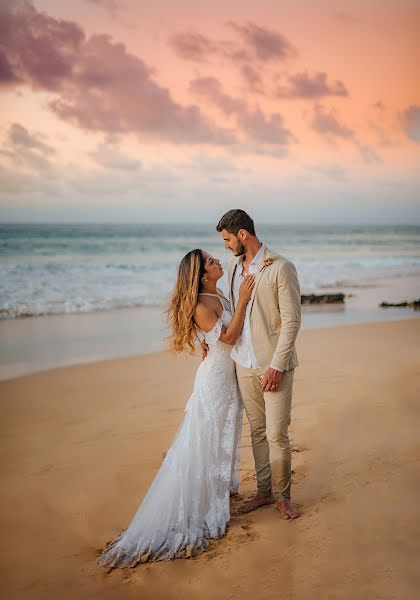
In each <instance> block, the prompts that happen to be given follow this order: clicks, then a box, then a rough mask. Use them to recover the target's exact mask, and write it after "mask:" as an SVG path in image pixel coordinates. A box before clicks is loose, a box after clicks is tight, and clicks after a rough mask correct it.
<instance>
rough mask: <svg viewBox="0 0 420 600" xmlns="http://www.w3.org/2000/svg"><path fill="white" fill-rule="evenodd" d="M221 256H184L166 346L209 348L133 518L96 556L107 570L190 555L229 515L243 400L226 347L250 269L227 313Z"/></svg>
mask: <svg viewBox="0 0 420 600" xmlns="http://www.w3.org/2000/svg"><path fill="white" fill-rule="evenodd" d="M222 275H223V269H222V267H221V265H220V262H219V261H218V260H217V259H215V258H213V257H212V256H210V255H209V254H207V252H203V251H202V250H192V251H191V252H188V254H187V255H186V256H184V258H183V259H182V261H181V263H180V265H179V270H178V277H177V281H176V284H175V287H174V290H173V292H172V298H171V303H170V305H169V308H168V309H167V311H166V312H167V315H168V319H169V322H170V325H171V329H172V334H171V335H170V336H169V338H168V339H169V342H170V346H171V349H172V350H173V351H174V352H177V353H180V352H183V351H189V352H190V353H193V352H194V350H195V340H196V338H197V337H198V338H199V339H200V340H203V339H204V341H205V342H206V343H207V345H208V347H209V352H208V354H207V357H206V359H205V360H204V361H202V362H201V363H200V365H199V367H198V369H197V372H196V376H195V381H194V387H193V391H192V394H191V396H190V398H189V400H188V402H187V405H186V408H185V416H184V419H183V422H182V424H181V426H180V428H179V429H178V431H177V433H176V435H175V437H174V440H173V442H172V445H171V447H170V449H169V450H168V453H167V454H166V457H165V459H164V461H163V463H162V465H161V467H160V469H159V471H158V473H157V474H156V477H155V479H154V481H153V483H152V484H151V486H150V488H149V490H148V492H147V494H146V496H145V498H144V499H143V501H142V502H141V504H140V506H139V508H138V509H137V512H136V513H135V515H134V517H133V519H132V521H131V523H130V524H129V525H128V527H127V529H125V530H123V531H122V532H121V533H120V534H119V535H118V536H117V537H116V538H115V539H114V540H113V541H111V542H109V543H108V544H107V546H106V548H105V549H104V550H103V552H102V553H101V554H100V556H99V557H98V558H97V559H96V562H97V563H98V564H99V565H102V566H107V567H108V568H109V569H110V570H111V569H113V568H115V567H123V566H130V567H134V566H135V565H137V564H138V563H143V562H147V561H157V560H168V559H173V558H188V557H190V556H194V555H195V554H197V553H198V552H200V551H202V550H204V549H206V548H207V546H208V541H207V540H206V538H220V537H222V536H223V535H224V534H225V531H226V525H227V523H228V522H229V520H230V505H229V500H230V494H231V493H236V492H237V491H238V487H239V478H238V474H239V456H238V442H239V438H240V435H241V425H242V400H241V397H240V394H239V389H238V386H237V381H236V374H235V367H234V362H233V359H232V358H231V357H230V352H231V346H232V345H233V344H235V342H236V340H237V338H238V337H239V334H240V332H241V329H242V326H243V322H244V318H245V311H246V306H247V304H248V302H249V300H250V297H251V293H252V288H253V286H254V276H253V275H249V276H247V277H246V278H245V279H244V281H243V282H242V284H241V288H240V293H239V300H238V304H237V307H236V310H235V314H234V316H232V313H231V310H230V305H229V301H228V300H227V299H226V298H225V297H224V296H223V295H222V292H221V291H220V290H219V289H218V288H217V287H216V283H217V281H218V280H219V279H220V278H221V277H222Z"/></svg>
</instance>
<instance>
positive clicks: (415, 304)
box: [379, 298, 420, 310]
mask: <svg viewBox="0 0 420 600" xmlns="http://www.w3.org/2000/svg"><path fill="white" fill-rule="evenodd" d="M379 306H380V307H381V308H389V307H390V306H396V307H398V308H400V307H402V308H414V310H420V298H419V299H418V300H412V301H411V302H407V301H405V302H381V303H380V305H379Z"/></svg>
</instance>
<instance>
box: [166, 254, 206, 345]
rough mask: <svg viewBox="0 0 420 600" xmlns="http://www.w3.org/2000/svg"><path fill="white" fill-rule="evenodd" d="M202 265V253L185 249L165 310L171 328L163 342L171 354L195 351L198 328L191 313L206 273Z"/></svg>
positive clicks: (203, 260)
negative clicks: (165, 342) (166, 343)
mask: <svg viewBox="0 0 420 600" xmlns="http://www.w3.org/2000/svg"><path fill="white" fill-rule="evenodd" d="M205 264H206V260H205V258H204V255H203V252H202V251H201V250H199V249H196V250H191V252H188V254H186V255H185V256H184V258H183V259H182V260H181V263H180V265H179V268H178V277H177V280H176V283H175V286H174V289H173V290H172V295H171V301H170V303H169V306H168V308H167V309H166V311H165V314H166V316H167V320H168V323H169V325H170V327H171V331H172V332H171V334H170V335H169V336H168V337H167V338H166V341H167V342H168V346H169V350H171V351H172V352H174V353H181V352H188V353H189V354H193V353H194V350H195V339H196V336H197V330H196V326H195V323H194V318H193V315H194V311H195V307H196V306H197V300H198V293H199V291H200V285H201V279H202V277H203V276H204V274H205V272H206V270H205Z"/></svg>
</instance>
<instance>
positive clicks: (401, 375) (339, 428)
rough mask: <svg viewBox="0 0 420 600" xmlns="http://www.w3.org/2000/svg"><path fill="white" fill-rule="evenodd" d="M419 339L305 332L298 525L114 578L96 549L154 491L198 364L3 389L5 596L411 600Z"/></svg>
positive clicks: (60, 374)
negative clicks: (152, 486)
mask: <svg viewBox="0 0 420 600" xmlns="http://www.w3.org/2000/svg"><path fill="white" fill-rule="evenodd" d="M419 339H420V320H419V319H415V318H414V319H408V320H404V321H393V322H392V321H390V322H386V323H385V322H383V323H371V324H363V325H352V326H346V327H341V328H340V327H337V328H324V329H312V330H309V329H308V330H305V331H302V332H301V333H300V335H299V339H298V352H299V358H300V362H301V366H300V367H298V369H297V371H296V378H295V382H296V383H295V394H294V409H293V422H292V428H291V436H292V440H293V444H294V449H295V452H294V454H293V468H294V471H295V473H294V479H293V496H294V500H295V502H297V503H298V504H299V505H300V506H301V508H302V511H303V515H302V517H301V518H300V519H299V520H297V521H296V522H294V523H288V522H283V521H281V520H280V519H279V518H278V516H277V515H276V513H275V511H274V509H273V508H272V507H268V508H265V509H261V510H259V511H256V512H254V513H251V514H250V515H246V516H240V517H239V516H234V517H233V518H232V521H231V526H230V528H229V531H228V534H227V536H226V537H225V538H224V539H223V540H220V541H217V542H215V543H213V544H212V545H211V549H210V550H209V551H208V552H206V553H204V554H203V555H201V556H199V557H197V558H196V559H193V560H187V561H185V560H177V561H174V562H171V563H156V564H151V565H144V566H141V567H137V568H136V569H134V570H132V571H131V572H130V571H127V570H125V571H121V570H116V571H113V572H112V573H111V574H109V575H107V574H106V571H105V570H104V569H102V568H100V567H98V566H97V565H96V563H95V562H94V561H95V557H96V555H97V552H98V550H99V549H100V548H101V547H103V545H104V544H105V542H106V541H107V540H109V539H111V538H112V537H113V536H114V535H115V534H116V533H118V532H119V531H120V530H121V529H122V528H124V527H125V526H126V525H127V523H128V521H129V520H130V519H131V517H132V516H133V513H134V511H135V510H136V508H137V507H138V504H139V502H140V500H141V498H142V497H143V495H144V494H145V492H146V490H147V488H148V486H149V485H150V483H151V481H152V479H153V477H154V474H155V473H156V470H157V469H158V467H159V464H160V462H161V460H162V453H163V452H164V451H165V450H167V448H168V446H169V445H170V443H171V441H172V438H173V435H174V433H175V431H176V430H177V428H178V426H179V423H180V421H181V419H182V416H183V409H184V406H185V403H186V401H187V399H188V396H189V394H190V392H191V389H192V381H193V376H194V371H195V368H196V366H197V359H176V360H175V359H173V358H171V357H170V356H169V355H167V354H163V353H156V354H146V355H143V356H140V357H139V356H135V357H130V358H124V359H113V360H108V361H102V362H97V363H90V364H85V365H75V366H71V367H66V368H58V369H54V370H52V371H47V372H42V373H37V374H34V375H27V376H24V377H20V378H17V379H13V380H9V381H4V382H1V383H0V394H1V408H2V411H1V414H2V425H1V435H2V453H1V458H2V469H3V486H2V500H1V514H2V518H3V519H2V532H3V535H2V539H1V545H2V557H3V558H2V564H1V568H2V591H3V593H4V595H5V597H7V598H8V600H9V599H13V600H14V599H18V598H19V599H20V598H28V599H32V598H33V599H41V598H42V599H45V598H49V597H51V598H54V597H60V598H65V599H67V598H68V599H70V598H76V597H77V598H105V599H108V598H116V599H118V600H120V599H125V598H132V597H133V598H134V597H135V598H142V600H143V599H145V600H148V599H149V598H150V599H151V598H154V599H161V598H162V599H165V600H166V599H169V600H171V599H178V598H193V599H195V598H197V599H198V598H200V600H206V599H207V598H208V599H210V598H212V599H213V600H215V599H217V600H218V599H223V600H224V599H228V598H229V599H231V600H236V599H239V598H242V599H248V598H249V599H251V598H253V599H254V598H255V599H258V600H260V599H265V600H271V599H272V600H274V599H276V600H278V599H279V598H282V600H289V599H294V600H295V599H296V600H318V599H320V600H321V599H322V600H325V599H330V598H331V600H337V599H338V600H341V599H346V600H347V599H348V600H350V599H351V600H353V599H354V598H360V599H363V600H365V599H366V600H370V599H371V598H372V599H373V598H374V599H386V600H388V599H398V600H405V599H407V600H412V598H414V597H415V595H416V590H417V589H418V586H419V585H420V581H419V579H420V578H419V575H418V565H417V556H418V550H419V541H418V540H419V539H420V536H419V533H420V531H419V509H418V498H419V491H420V489H419V485H418V462H419V459H420V449H419V442H418V439H419V436H418V425H417V423H416V420H415V416H416V415H417V413H418V408H417V407H418V398H419V397H420V367H419V365H420V352H419V343H418V340H419ZM244 421H245V425H244V433H243V438H242V444H241V448H242V450H241V455H242V464H241V469H242V482H241V489H240V491H241V494H243V496H246V495H247V494H249V493H251V492H252V491H253V489H254V474H253V469H252V464H253V461H252V455H251V449H250V439H249V431H248V425H247V423H246V418H245V419H244Z"/></svg>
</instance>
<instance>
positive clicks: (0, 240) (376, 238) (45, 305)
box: [0, 224, 420, 318]
mask: <svg viewBox="0 0 420 600" xmlns="http://www.w3.org/2000/svg"><path fill="white" fill-rule="evenodd" d="M257 234H258V236H259V238H260V240H261V241H263V242H265V243H266V244H267V245H268V246H269V248H271V249H272V250H273V251H276V252H279V253H280V254H283V255H285V256H286V257H287V258H289V259H290V260H292V261H293V262H294V263H295V265H296V267H297V270H298V274H299V279H300V283H301V288H302V292H303V293H309V292H314V291H319V290H321V289H322V288H324V287H342V288H346V287H357V286H358V285H360V286H364V285H366V284H369V283H372V282H374V281H376V280H378V279H381V280H384V279H385V280H386V279H390V280H391V279H393V280H394V279H396V278H399V277H401V278H402V277H407V276H420V227H419V226H415V225H413V226H410V225H407V226H401V225H398V226H371V225H370V226H362V225H357V226H344V225H341V226H306V225H305V226H299V225H297V226H291V225H283V226H282V225H267V224H265V225H264V224H263V225H260V226H259V227H258V230H257ZM193 248H202V249H203V250H206V251H208V252H210V253H211V254H213V255H214V256H217V257H218V258H220V259H221V261H222V265H223V266H224V267H226V265H227V262H228V260H229V258H230V257H231V253H230V252H229V251H226V250H225V249H224V247H223V243H222V240H221V238H220V236H219V234H218V233H217V232H216V230H215V226H214V224H200V225H191V224H188V225H142V224H115V225H112V224H106V225H104V224H73V225H71V224H70V225H69V224H19V225H18V224H16V225H13V224H7V225H6V224H3V225H0V276H1V278H0V281H1V284H0V316H1V317H2V318H14V317H17V316H23V315H25V316H37V315H53V314H65V313H83V312H85V313H86V312H95V311H99V310H111V309H115V308H128V307H134V306H137V307H140V306H147V305H149V306H153V305H156V306H163V305H165V304H166V302H167V298H168V295H169V293H170V290H171V288H172V286H173V283H174V280H175V277H176V271H177V267H178V264H179V261H180V259H181V258H182V256H184V255H185V254H186V252H188V251H189V250H191V249H193ZM224 285H225V282H222V287H223V286H224Z"/></svg>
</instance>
